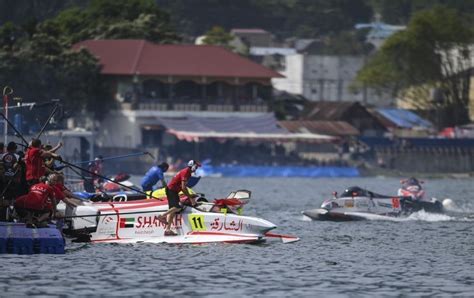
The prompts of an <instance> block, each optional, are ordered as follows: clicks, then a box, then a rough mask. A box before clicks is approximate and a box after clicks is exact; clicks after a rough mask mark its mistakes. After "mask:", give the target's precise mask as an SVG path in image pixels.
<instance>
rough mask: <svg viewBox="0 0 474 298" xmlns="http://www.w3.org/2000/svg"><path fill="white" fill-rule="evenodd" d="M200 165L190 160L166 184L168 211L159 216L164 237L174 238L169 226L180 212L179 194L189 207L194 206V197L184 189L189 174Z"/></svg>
mask: <svg viewBox="0 0 474 298" xmlns="http://www.w3.org/2000/svg"><path fill="white" fill-rule="evenodd" d="M200 166H201V164H200V163H199V162H198V161H196V160H190V161H189V162H188V166H187V167H186V168H184V169H182V170H181V171H179V172H178V173H177V174H176V175H175V176H174V177H173V179H171V181H170V182H169V183H168V186H167V187H166V197H167V198H168V207H169V209H168V211H167V212H166V213H164V214H163V215H161V216H160V220H161V221H165V219H166V226H165V236H176V235H177V234H176V233H175V232H173V231H171V224H172V222H173V220H174V218H175V215H176V213H177V212H179V211H181V210H182V207H181V205H180V204H179V192H180V191H182V192H183V194H185V195H186V196H187V197H188V198H189V200H190V203H191V206H195V205H196V201H195V200H194V196H193V195H191V194H190V193H189V192H188V188H187V187H186V185H187V183H188V180H189V178H190V177H191V174H192V173H194V172H195V171H196V170H197V168H198V167H200Z"/></svg>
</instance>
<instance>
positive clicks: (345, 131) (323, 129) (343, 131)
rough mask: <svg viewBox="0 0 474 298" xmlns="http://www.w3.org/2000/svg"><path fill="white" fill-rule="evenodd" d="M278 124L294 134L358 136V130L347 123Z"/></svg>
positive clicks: (292, 122) (309, 122)
mask: <svg viewBox="0 0 474 298" xmlns="http://www.w3.org/2000/svg"><path fill="white" fill-rule="evenodd" d="M278 124H279V125H280V126H281V127H283V128H286V129H287V130H288V131H290V132H293V133H298V132H299V133H301V132H310V133H315V134H324V135H331V136H358V135H360V132H359V130H358V129H357V128H355V127H354V126H352V125H350V124H349V123H347V122H345V121H298V120H296V121H279V122H278Z"/></svg>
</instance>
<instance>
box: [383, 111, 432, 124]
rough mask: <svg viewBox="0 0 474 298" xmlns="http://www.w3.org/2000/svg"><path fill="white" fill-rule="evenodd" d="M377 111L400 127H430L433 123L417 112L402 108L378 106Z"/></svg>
mask: <svg viewBox="0 0 474 298" xmlns="http://www.w3.org/2000/svg"><path fill="white" fill-rule="evenodd" d="M377 112H379V113H380V114H382V116H384V117H385V118H387V119H388V120H389V121H391V122H393V123H394V124H395V125H396V126H398V127H401V128H413V127H423V128H432V127H433V124H431V122H429V121H428V120H425V119H423V118H421V117H420V116H418V115H417V114H415V113H413V112H411V111H408V110H404V109H394V108H380V109H377Z"/></svg>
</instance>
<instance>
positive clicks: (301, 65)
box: [272, 54, 393, 106]
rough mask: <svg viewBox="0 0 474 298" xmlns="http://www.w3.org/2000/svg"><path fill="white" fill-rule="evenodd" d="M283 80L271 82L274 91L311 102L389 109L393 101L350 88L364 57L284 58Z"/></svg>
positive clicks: (372, 91)
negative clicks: (359, 104) (368, 105)
mask: <svg viewBox="0 0 474 298" xmlns="http://www.w3.org/2000/svg"><path fill="white" fill-rule="evenodd" d="M284 58H285V63H283V64H284V69H283V70H281V71H280V73H281V74H282V75H283V76H285V77H284V78H273V79H272V84H273V87H274V88H275V89H278V90H282V91H286V92H289V93H292V94H297V95H301V96H304V97H305V98H307V99H309V100H312V101H358V102H362V103H366V104H373V105H376V106H389V105H391V104H393V99H392V97H391V96H390V95H389V94H380V93H378V92H375V91H374V90H372V89H368V88H361V89H355V88H353V86H352V85H353V84H354V80H355V77H356V75H357V72H358V71H359V70H360V69H361V68H362V67H363V65H364V63H365V59H366V57H364V56H323V55H305V54H294V55H286V56H285V57H284Z"/></svg>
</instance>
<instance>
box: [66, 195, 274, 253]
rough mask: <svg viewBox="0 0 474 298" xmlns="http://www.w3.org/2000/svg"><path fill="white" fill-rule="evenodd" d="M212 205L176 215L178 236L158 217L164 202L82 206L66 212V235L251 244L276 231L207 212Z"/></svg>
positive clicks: (236, 217) (268, 224)
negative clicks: (172, 234) (67, 226)
mask: <svg viewBox="0 0 474 298" xmlns="http://www.w3.org/2000/svg"><path fill="white" fill-rule="evenodd" d="M212 206H213V204H212V203H203V204H201V205H200V206H199V209H196V208H192V207H186V208H185V209H184V210H183V211H182V212H180V213H179V214H177V215H176V217H175V220H174V222H173V223H172V226H171V230H172V231H174V232H176V233H177V234H178V236H165V235H164V232H165V224H164V223H163V222H162V221H160V215H162V214H163V213H164V212H166V211H167V210H168V204H167V202H166V201H159V200H143V201H132V202H118V203H117V202H113V203H85V204H84V206H78V207H76V208H74V209H73V210H68V211H69V212H67V214H66V216H69V217H71V220H70V221H69V223H68V224H69V226H70V231H69V234H71V235H73V236H76V237H77V238H80V239H82V240H86V241H91V242H99V243H100V242H106V243H110V242H113V243H137V242H150V243H177V244H178V243H183V244H187V243H189V244H203V243H212V242H225V243H253V242H261V241H263V240H264V239H265V233H267V232H268V231H270V230H272V229H274V228H276V226H275V225H274V224H272V223H271V222H269V221H266V220H264V219H260V218H254V217H249V216H242V215H238V214H233V213H220V212H210V211H211V209H212Z"/></svg>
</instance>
